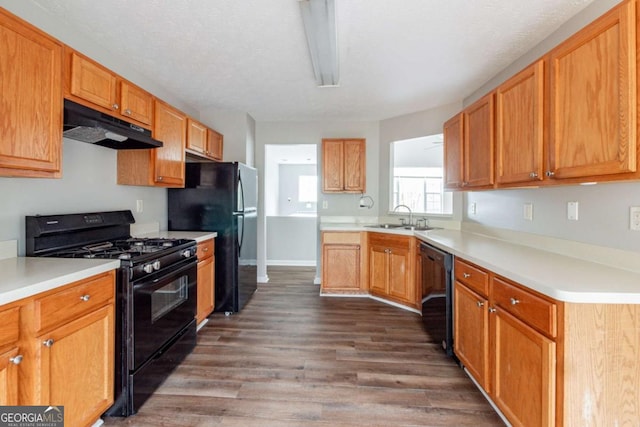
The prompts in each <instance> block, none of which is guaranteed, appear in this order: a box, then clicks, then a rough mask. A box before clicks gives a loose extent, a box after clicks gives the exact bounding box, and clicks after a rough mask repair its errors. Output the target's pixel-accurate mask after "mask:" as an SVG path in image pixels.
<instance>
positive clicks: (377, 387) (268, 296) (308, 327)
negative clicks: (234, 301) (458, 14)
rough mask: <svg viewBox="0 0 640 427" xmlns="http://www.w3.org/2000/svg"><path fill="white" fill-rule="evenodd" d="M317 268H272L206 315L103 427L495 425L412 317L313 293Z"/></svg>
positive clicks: (463, 378)
mask: <svg viewBox="0 0 640 427" xmlns="http://www.w3.org/2000/svg"><path fill="white" fill-rule="evenodd" d="M314 275H315V269H313V268H305V267H295V268H292V267H289V268H286V267H279V268H270V269H269V277H270V282H269V283H268V284H261V285H259V287H258V291H257V292H256V293H255V294H254V296H253V297H252V299H251V301H250V302H249V303H248V304H247V306H246V307H245V308H244V309H243V311H242V312H240V313H238V314H234V315H231V316H224V315H223V314H218V313H214V314H213V315H212V316H210V318H209V322H208V323H207V324H206V325H205V326H204V327H203V328H202V329H201V330H200V331H199V333H198V344H197V346H196V349H195V350H194V352H193V353H192V354H191V355H189V356H188V357H187V358H186V359H185V360H184V361H183V363H182V364H181V365H180V366H178V367H177V368H176V369H175V370H174V372H173V373H172V374H171V375H170V376H169V377H168V378H167V380H166V381H165V382H164V383H163V384H162V386H161V387H160V388H159V389H158V390H157V391H156V393H155V394H154V395H153V396H152V397H151V398H150V399H149V400H148V401H147V402H146V403H145V404H144V405H143V406H142V407H141V408H140V410H139V412H138V414H136V415H134V416H132V417H129V418H126V419H121V418H106V419H105V425H107V426H120V425H122V426H125V425H126V426H139V427H147V426H185V427H201V426H226V427H229V426H243V427H252V426H260V427H265V426H266V427H303V426H304V427H329V426H331V427H356V426H385V427H386V426H390V425H393V426H400V427H402V426H475V427H480V426H502V425H503V423H502V421H501V420H500V418H499V417H498V415H497V414H496V413H495V412H494V411H493V409H492V408H491V407H490V405H489V403H488V402H487V401H486V399H485V398H484V397H483V396H482V394H480V392H479V391H478V390H477V389H476V387H475V386H474V385H473V383H472V382H471V380H470V379H469V378H468V377H467V376H466V375H465V373H464V372H463V371H462V370H461V369H460V367H459V366H458V365H456V364H455V362H454V361H453V360H452V359H451V358H448V357H446V355H445V354H444V351H443V350H442V348H441V347H440V345H439V343H438V339H437V338H435V337H430V336H429V335H428V334H427V333H426V332H425V331H424V328H423V326H422V320H421V318H420V316H419V315H417V314H415V313H412V312H408V311H406V310H402V309H399V308H397V307H393V306H390V305H386V304H383V303H381V302H379V301H374V300H370V299H366V298H330V297H320V296H319V295H318V294H319V289H318V286H317V285H313V278H314Z"/></svg>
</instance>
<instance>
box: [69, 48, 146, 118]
mask: <svg viewBox="0 0 640 427" xmlns="http://www.w3.org/2000/svg"><path fill="white" fill-rule="evenodd" d="M66 51H67V53H66V57H65V71H66V74H67V76H66V83H67V87H66V93H65V96H66V97H67V98H69V99H72V100H73V101H76V102H79V103H81V104H84V105H87V106H89V107H92V108H95V109H97V110H100V111H102V112H104V113H106V114H109V115H111V116H114V117H117V118H121V119H124V120H127V121H131V122H133V123H134V124H138V125H140V126H142V127H145V128H148V129H150V128H151V125H152V124H153V95H151V94H150V93H149V92H146V91H145V90H143V89H142V88H140V87H138V86H136V85H134V84H132V83H130V82H128V81H126V80H124V79H123V78H121V77H119V76H118V75H117V74H115V73H114V72H112V71H111V70H109V69H108V68H106V67H103V66H102V65H100V64H98V63H97V62H95V61H93V60H91V59H89V58H87V57H86V56H84V55H82V54H80V53H78V52H76V51H74V50H72V49H70V48H67V49H66Z"/></svg>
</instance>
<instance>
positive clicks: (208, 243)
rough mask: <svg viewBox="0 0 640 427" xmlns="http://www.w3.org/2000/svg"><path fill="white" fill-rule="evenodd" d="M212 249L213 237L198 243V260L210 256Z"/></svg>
mask: <svg viewBox="0 0 640 427" xmlns="http://www.w3.org/2000/svg"><path fill="white" fill-rule="evenodd" d="M214 250H215V249H214V245H213V239H209V240H205V241H204V242H200V243H198V252H197V256H198V261H202V260H203V259H207V258H210V257H212V256H213V251H214Z"/></svg>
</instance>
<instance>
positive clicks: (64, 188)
mask: <svg viewBox="0 0 640 427" xmlns="http://www.w3.org/2000/svg"><path fill="white" fill-rule="evenodd" d="M116 153H117V152H116V150H112V149H110V148H105V147H100V146H98V145H92V144H87V143H85V142H80V141H74V140H71V139H64V143H63V150H62V168H63V169H62V172H63V175H62V178H61V179H40V178H36V179H33V178H0V206H1V207H2V208H1V209H0V241H3V240H15V239H17V240H18V252H19V254H20V255H24V249H25V244H24V217H25V216H26V215H37V214H40V215H47V214H64V213H79V212H96V211H110V210H121V209H130V210H131V211H132V212H133V213H134V214H133V215H134V217H135V219H136V222H137V223H150V222H159V223H160V225H161V226H163V227H164V228H166V224H167V190H165V189H163V188H152V187H135V186H126V185H116ZM136 200H142V201H143V205H144V211H143V212H142V213H136V212H135V208H136Z"/></svg>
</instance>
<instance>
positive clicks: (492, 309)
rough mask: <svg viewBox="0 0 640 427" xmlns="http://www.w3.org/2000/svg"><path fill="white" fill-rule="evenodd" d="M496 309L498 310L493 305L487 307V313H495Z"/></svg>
mask: <svg viewBox="0 0 640 427" xmlns="http://www.w3.org/2000/svg"><path fill="white" fill-rule="evenodd" d="M496 311H498V310H496V309H495V308H493V307H489V313H495V312H496Z"/></svg>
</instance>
